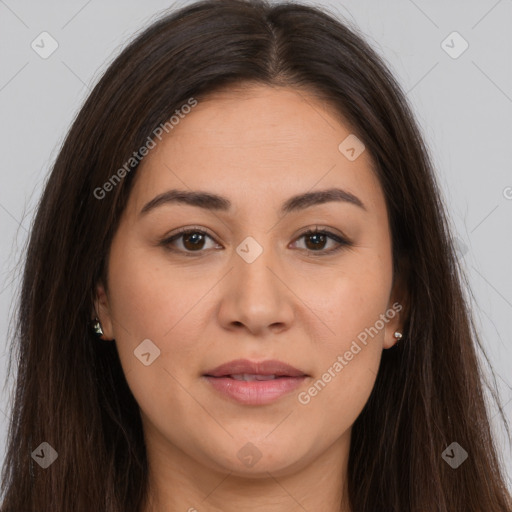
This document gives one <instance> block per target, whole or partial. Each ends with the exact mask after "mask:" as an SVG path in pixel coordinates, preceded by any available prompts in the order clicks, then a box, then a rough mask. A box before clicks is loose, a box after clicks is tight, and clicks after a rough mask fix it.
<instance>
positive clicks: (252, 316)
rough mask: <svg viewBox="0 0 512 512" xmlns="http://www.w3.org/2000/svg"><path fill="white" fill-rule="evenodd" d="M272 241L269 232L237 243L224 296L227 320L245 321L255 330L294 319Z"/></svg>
mask: <svg viewBox="0 0 512 512" xmlns="http://www.w3.org/2000/svg"><path fill="white" fill-rule="evenodd" d="M256 237H258V238H259V240H260V241H261V243H260V241H258V240H257V239H256ZM273 245H274V244H272V243H271V236H268V233H267V234H266V235H265V234H263V235H255V236H248V237H246V238H245V239H243V240H242V242H241V243H240V244H239V245H238V246H237V247H236V252H234V253H233V265H234V268H233V270H232V272H230V275H231V277H230V284H229V286H228V287H227V289H226V290H225V294H224V296H223V298H222V307H221V311H222V313H221V317H222V321H223V322H224V323H227V324H230V325H234V324H236V325H240V324H243V325H245V327H246V328H248V329H249V330H250V331H251V332H253V334H254V333H255V332H257V331H260V330H264V329H266V328H269V327H270V326H275V325H277V324H279V325H280V326H281V327H282V326H283V325H285V324H289V323H290V322H291V319H292V310H293V308H292V307H291V305H290V304H289V303H288V300H287V298H286V286H284V285H283V283H282V282H281V279H279V277H277V276H279V274H280V270H279V269H280V265H279V257H278V255H277V254H276V250H275V247H274V246H273Z"/></svg>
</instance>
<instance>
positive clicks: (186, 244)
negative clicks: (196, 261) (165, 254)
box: [160, 229, 215, 255]
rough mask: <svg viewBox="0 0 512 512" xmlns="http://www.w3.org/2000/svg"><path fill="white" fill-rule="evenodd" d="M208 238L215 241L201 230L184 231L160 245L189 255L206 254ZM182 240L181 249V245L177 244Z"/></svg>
mask: <svg viewBox="0 0 512 512" xmlns="http://www.w3.org/2000/svg"><path fill="white" fill-rule="evenodd" d="M208 238H209V239H210V240H212V241H214V240H213V238H212V237H211V236H210V235H209V234H208V233H206V232H205V231H202V230H200V229H183V230H181V231H179V232H178V233H176V234H175V235H172V236H171V237H169V238H166V239H164V240H162V241H161V242H160V245H163V246H164V247H166V248H168V249H169V250H173V251H177V252H182V253H184V254H186V255H188V254H187V253H192V252H197V253H199V252H204V251H203V249H205V244H206V241H207V239H208ZM180 240H181V247H180V246H179V244H177V242H179V241H180ZM177 245H178V246H177ZM213 245H215V244H213ZM208 248H209V247H206V249H208Z"/></svg>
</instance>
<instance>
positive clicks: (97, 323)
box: [92, 317, 103, 339]
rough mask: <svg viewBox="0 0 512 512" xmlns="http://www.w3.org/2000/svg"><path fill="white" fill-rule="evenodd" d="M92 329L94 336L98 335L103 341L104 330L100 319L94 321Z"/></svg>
mask: <svg viewBox="0 0 512 512" xmlns="http://www.w3.org/2000/svg"><path fill="white" fill-rule="evenodd" d="M92 329H93V331H94V334H96V336H97V337H98V338H100V339H101V337H102V336H103V329H102V328H101V322H100V321H99V319H98V317H96V318H95V319H94V320H93V323H92Z"/></svg>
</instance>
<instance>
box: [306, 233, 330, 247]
mask: <svg viewBox="0 0 512 512" xmlns="http://www.w3.org/2000/svg"><path fill="white" fill-rule="evenodd" d="M325 238H326V237H325V235H323V234H321V233H313V234H310V235H308V236H307V237H306V246H308V249H319V248H321V247H319V246H318V245H317V244H318V243H320V245H322V246H323V245H324V244H325ZM311 239H313V240H316V242H313V247H309V243H308V241H309V240H311Z"/></svg>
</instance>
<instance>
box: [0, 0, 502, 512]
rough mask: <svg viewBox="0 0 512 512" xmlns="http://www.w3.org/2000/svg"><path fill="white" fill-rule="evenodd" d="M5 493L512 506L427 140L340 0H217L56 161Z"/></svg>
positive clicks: (185, 19)
mask: <svg viewBox="0 0 512 512" xmlns="http://www.w3.org/2000/svg"><path fill="white" fill-rule="evenodd" d="M17 326H18V333H19V334H18V338H17V339H16V340H15V341H16V343H17V345H13V347H14V348H15V349H16V350H18V351H19V360H18V377H17V379H18V380H17V388H16V395H15V402H14V404H13V411H12V422H11V428H10V432H9V445H8V451H7V458H6V461H5V465H4V468H3V469H4V473H3V505H2V508H1V511H2V512H7V511H20V510H37V511H41V512H42V511H49V510H52V511H53V512H64V511H66V512H68V511H69V510H75V511H77V512H78V511H88V512H89V511H91V510H104V511H107V512H121V511H123V512H127V511H134V512H159V511H164V510H165V511H170V510H176V511H178V510H188V511H194V510H197V511H202V510H205V511H217V510H223V511H232V510H244V511H251V510H266V511H276V512H277V511H285V510H286V511H291V510H310V511H317V510H323V511H332V512H334V511H342V512H348V511H350V512H356V511H357V512H360V511H364V512H375V511H379V512H382V511H400V512H402V511H408V512H420V511H425V510H429V511H430V510H436V511H443V512H453V511H462V510H463V511H466V512H477V511H478V512H481V511H483V510H485V511H486V512H497V511H500V512H502V511H509V510H512V508H511V502H510V496H509V494H508V492H507V489H506V486H505V483H504V476H503V474H502V473H501V470H500V466H499V459H498V456H497V453H496V449H495V445H494V442H493V439H492V437H491V431H490V427H489V418H488V415H487V412H486V405H485V402H484V395H483V384H482V381H481V370H480V368H479V364H478V361H477V356H476V347H477V345H478V338H477V336H476V333H475V330H474V327H473V324H472V321H471V317H470V314H469V312H468V307H467V305H466V303H465V300H464V297H463V293H462V289H461V275H460V272H459V268H458V266H457V261H456V258H455V257H454V248H453V245H452V242H451V236H450V233H449V230H448V227H447V220H446V217H445V213H444V208H443V205H442V201H441V199H440V192H439V189H438V187H437V184H436V182H435V180H434V177H433V172H432V165H431V162H430V160H429V157H428V152H427V149H426V147H425V145H424V143H423V141H422V139H421V136H420V133H419V130H418V128H417V125H416V123H415V121H414V119H413V117H412V115H411V112H410V109H409V107H408V105H407V103H406V101H405V99H404V95H403V93H402V91H401V90H400V88H399V86H398V85H397V83H396V81H395V80H394V78H393V77H392V76H391V75H390V73H389V71H388V70H387V69H386V67H385V66H384V65H383V63H382V62H381V61H380V60H379V58H378V57H377V56H376V54H375V53H374V52H373V51H372V50H371V49H370V48H369V46H368V45H367V44H366V43H365V42H364V41H363V40H362V39H361V38H360V37H359V36H358V35H357V34H355V33H354V32H353V31H351V30H349V29H348V28H347V27H346V26H344V25H343V24H341V23H340V22H339V21H337V20H336V19H334V18H333V17H332V16H330V15H329V14H328V13H327V12H323V11H321V10H320V9H318V8H313V7H309V6H304V5H299V4H275V5H270V4H267V3H265V2H263V1H251V2H248V1H243V0H205V1H202V2H198V3H194V4H191V5H188V6H187V7H184V8H182V9H180V10H179V11H176V12H174V13H171V14H170V15H167V16H166V17H165V18H162V19H161V20H159V21H157V22H156V23H154V24H153V25H152V26H151V27H149V28H148V29H147V30H146V31H144V32H143V33H142V34H141V35H140V36H139V37H137V39H136V40H135V41H134V42H133V43H131V44H130V45H129V46H128V47H127V48H126V49H125V50H124V51H123V52H122V54H121V55H120V56H119V57H118V58H117V59H116V60H115V61H114V62H113V63H112V65H111V66H110V67H109V69H108V70H107V72H106V73H105V75H104V76H103V77H102V79H101V80H100V82H99V83H98V85H97V86H96V87H95V89H94V90H93V92H92V94H91V95H90V97H89V98H88V100H87V101H86V103H85V105H84V106H83V108H82V110H81V112H80V113H79V115H78V117H77V119H76V120H75V122H74V124H73V126H72V128H71V130H70V132H69V134H68V136H67V138H66V140H65V142H64V145H63V147H62V149H61V151H60V154H59V156H58V158H57V160H56V163H55V166H54V168H53V170H52V173H51V175H50V177H49V180H48V182H47V183H46V186H45V190H44V193H43V195H42V198H41V201H40V204H39V208H38V211H37V215H36V218H35V222H34V225H33V228H32V234H31V238H30V244H29V248H28V253H27V260H26V265H25V273H24V281H23V287H22V294H21V304H20V309H19V315H18V317H17Z"/></svg>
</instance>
